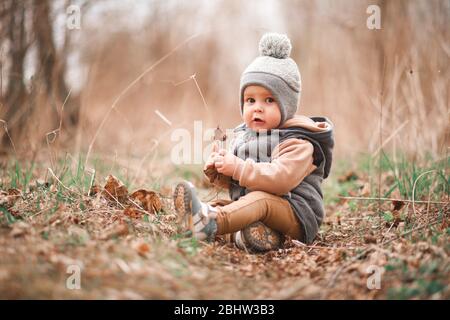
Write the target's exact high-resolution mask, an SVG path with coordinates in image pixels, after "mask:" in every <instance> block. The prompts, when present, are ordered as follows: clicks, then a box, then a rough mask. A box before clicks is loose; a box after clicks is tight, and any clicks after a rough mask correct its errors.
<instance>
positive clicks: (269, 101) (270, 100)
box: [266, 98, 275, 103]
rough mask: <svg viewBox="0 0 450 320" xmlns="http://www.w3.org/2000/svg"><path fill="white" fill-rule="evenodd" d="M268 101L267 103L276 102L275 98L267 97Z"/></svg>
mask: <svg viewBox="0 0 450 320" xmlns="http://www.w3.org/2000/svg"><path fill="white" fill-rule="evenodd" d="M266 102H267V103H274V102H275V99H274V98H266Z"/></svg>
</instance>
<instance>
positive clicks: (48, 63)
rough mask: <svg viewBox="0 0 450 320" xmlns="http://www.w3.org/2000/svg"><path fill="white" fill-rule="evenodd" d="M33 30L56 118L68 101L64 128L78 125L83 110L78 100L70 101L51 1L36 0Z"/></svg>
mask: <svg viewBox="0 0 450 320" xmlns="http://www.w3.org/2000/svg"><path fill="white" fill-rule="evenodd" d="M33 27H34V32H35V39H36V45H37V49H38V70H39V75H38V76H39V78H41V79H42V80H43V82H44V84H45V88H46V93H47V96H48V98H49V101H50V103H51V104H52V107H53V108H54V109H55V114H56V115H59V113H60V109H61V106H62V104H63V103H64V101H65V100H66V99H67V98H68V99H67V103H66V106H65V109H64V114H63V115H62V116H63V119H64V120H63V124H64V125H65V126H73V125H76V124H77V123H78V118H79V117H78V109H79V108H78V106H77V105H76V103H75V100H74V99H72V98H71V97H68V96H69V90H68V88H67V86H66V82H65V79H64V75H65V71H66V64H65V59H66V57H65V56H61V55H60V54H58V52H57V51H56V47H55V43H54V40H53V29H52V23H51V16H50V4H49V1H48V0H34V2H33ZM56 123H57V122H55V124H56Z"/></svg>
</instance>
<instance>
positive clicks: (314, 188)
mask: <svg viewBox="0 0 450 320" xmlns="http://www.w3.org/2000/svg"><path fill="white" fill-rule="evenodd" d="M311 119H312V120H313V121H315V122H317V121H319V122H327V123H328V124H329V125H330V130H327V131H321V132H313V131H310V130H308V129H306V128H302V127H289V128H284V129H272V130H268V131H265V132H255V131H253V130H251V129H249V128H248V127H247V126H246V125H245V124H241V125H240V126H238V127H236V128H235V129H234V133H235V140H234V142H233V144H232V150H233V153H234V155H236V156H237V157H239V158H241V159H243V160H245V159H248V158H251V159H253V160H254V161H255V162H271V160H272V158H271V155H272V151H273V150H274V148H275V147H276V146H277V145H278V144H279V143H281V142H283V141H284V140H287V139H292V138H295V139H304V140H307V141H309V142H311V143H312V145H313V147H314V152H313V159H314V160H313V164H314V165H316V166H317V168H316V169H315V170H314V171H313V172H312V173H311V174H309V175H308V176H306V177H305V178H304V179H303V181H302V182H300V184H298V185H297V186H296V187H295V188H294V189H292V190H291V191H290V192H289V193H288V194H286V195H283V198H285V199H287V200H288V201H289V204H290V205H291V207H292V209H293V211H294V213H295V214H296V215H297V217H298V218H299V220H300V224H301V228H302V230H301V239H299V240H300V241H302V242H304V243H306V244H310V243H312V242H313V240H314V238H315V237H316V234H317V232H318V231H319V227H320V225H321V224H322V220H323V218H324V216H325V209H324V205H323V195H322V190H321V184H322V181H323V179H326V178H327V177H328V175H329V173H330V169H331V163H332V151H333V146H334V137H333V128H334V126H333V124H332V122H331V121H330V120H329V119H327V118H326V117H311ZM251 191H252V190H248V189H247V188H245V187H242V186H240V185H239V182H238V181H235V180H232V181H231V186H230V197H231V199H232V200H233V201H236V200H237V199H239V198H240V197H242V196H244V195H246V194H247V193H249V192H251Z"/></svg>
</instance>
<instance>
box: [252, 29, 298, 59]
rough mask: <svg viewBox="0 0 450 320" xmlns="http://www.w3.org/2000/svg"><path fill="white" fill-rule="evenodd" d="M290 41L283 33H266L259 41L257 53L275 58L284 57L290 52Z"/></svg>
mask: <svg viewBox="0 0 450 320" xmlns="http://www.w3.org/2000/svg"><path fill="white" fill-rule="evenodd" d="M291 49H292V45H291V41H290V40H289V38H288V37H287V35H285V34H280V33H266V34H264V35H263V36H262V38H261V40H260V41H259V53H260V54H261V55H262V56H269V57H273V58H277V59H286V58H288V57H289V56H290V54H291Z"/></svg>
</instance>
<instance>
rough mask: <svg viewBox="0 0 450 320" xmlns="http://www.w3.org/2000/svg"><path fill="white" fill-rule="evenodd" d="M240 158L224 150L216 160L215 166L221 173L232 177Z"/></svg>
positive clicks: (220, 151)
mask: <svg viewBox="0 0 450 320" xmlns="http://www.w3.org/2000/svg"><path fill="white" fill-rule="evenodd" d="M239 160H240V159H239V158H238V157H236V156H235V155H234V154H232V153H230V152H228V151H226V150H224V149H222V150H219V152H218V154H217V155H216V156H215V158H214V165H215V167H216V169H217V171H218V172H219V173H222V174H224V175H226V176H229V177H232V176H233V174H234V172H235V170H236V168H237V166H238V164H239Z"/></svg>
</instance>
